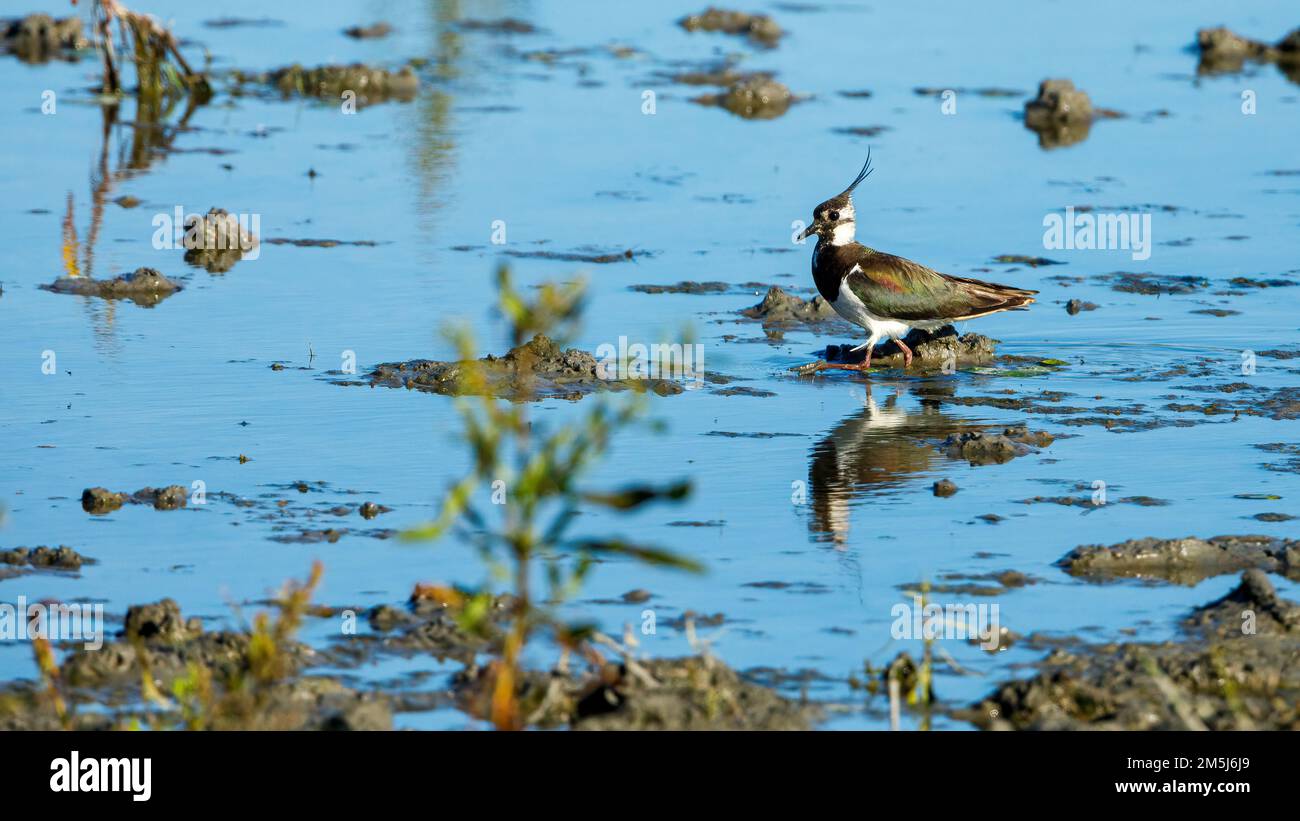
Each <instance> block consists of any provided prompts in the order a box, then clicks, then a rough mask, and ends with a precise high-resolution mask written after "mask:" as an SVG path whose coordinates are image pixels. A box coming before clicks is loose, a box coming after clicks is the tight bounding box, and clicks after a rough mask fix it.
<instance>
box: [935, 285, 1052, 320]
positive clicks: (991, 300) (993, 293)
mask: <svg viewBox="0 0 1300 821" xmlns="http://www.w3.org/2000/svg"><path fill="white" fill-rule="evenodd" d="M951 279H952V280H953V281H954V282H957V283H958V284H959V285H960V286H961V288H962V290H963V291H965V292H966V294H967V296H969V297H970V299H971V310H970V312H969V313H967V314H965V315H963V316H958V317H953V319H954V320H963V319H975V318H977V317H981V316H988V315H989V314H996V313H998V312H999V311H1015V310H1023V309H1024V308H1026V307H1027V306H1029V305H1030V304H1032V303H1033V301H1034V295H1035V294H1037V293H1038V292H1037V291H1031V290H1029V289H1027V288H1016V287H1014V286H1011V285H1000V284H998V283H996V282H983V281H981V280H978V279H967V278H965V277H951Z"/></svg>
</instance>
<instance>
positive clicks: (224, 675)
mask: <svg viewBox="0 0 1300 821" xmlns="http://www.w3.org/2000/svg"><path fill="white" fill-rule="evenodd" d="M262 629H263V630H265V629H268V628H262ZM313 663H315V653H314V651H313V650H311V648H309V647H307V646H306V645H302V644H299V643H297V642H294V641H292V640H285V639H283V638H278V639H274V640H273V639H271V638H270V636H269V634H267V633H265V632H258V628H256V627H255V628H254V630H253V631H252V632H237V631H229V630H223V631H216V632H206V631H205V630H204V629H203V625H202V623H201V622H200V621H199V620H198V619H195V618H189V619H186V618H184V617H183V616H182V614H181V611H180V608H179V607H178V606H177V604H176V602H175V601H172V600H171V599H163V600H161V601H159V602H154V603H151V604H142V605H135V606H133V607H131V608H130V609H129V610H128V611H127V613H126V616H125V617H124V619H123V627H122V630H121V631H120V632H119V633H118V637H117V639H116V640H112V641H105V643H104V645H103V647H102V648H100V649H88V648H85V647H83V646H82V645H81V644H74V645H72V646H71V649H70V650H69V652H68V653H67V655H66V657H65V658H64V659H63V660H62V662H60V663H59V664H58V667H59V671H58V676H57V679H56V681H55V684H56V687H57V689H58V690H59V691H60V693H61V696H62V699H63V701H64V703H65V704H66V707H67V713H68V716H67V718H66V719H61V718H60V716H59V711H58V709H57V708H56V707H55V705H54V703H53V702H52V700H51V699H50V697H49V693H48V690H47V686H46V684H44V683H37V682H26V681H20V682H14V683H12V684H10V685H7V686H5V687H4V689H2V690H0V728H2V729H6V730H56V729H60V728H61V727H67V728H72V729H97V730H105V729H130V728H132V727H152V728H157V729H166V728H174V727H194V726H195V722H196V721H200V722H201V723H200V724H199V725H198V726H201V727H202V728H205V729H217V730H236V729H238V730H324V729H391V728H392V714H391V710H390V708H389V706H388V704H387V701H386V699H385V698H384V697H383V696H382V695H379V694H376V693H362V692H358V691H356V690H353V689H351V688H349V687H347V686H345V685H343V684H342V683H341V682H339V681H338V680H336V679H332V678H325V677H313V676H303V675H301V673H302V672H303V671H304V670H305V669H306V668H308V667H309V666H311V665H312V664H313ZM142 680H148V681H150V682H151V684H152V690H153V691H152V692H150V693H147V692H144V691H143V690H142V689H141V681H142ZM146 704H148V706H146ZM82 707H93V709H91V710H82V709H80V708H82Z"/></svg>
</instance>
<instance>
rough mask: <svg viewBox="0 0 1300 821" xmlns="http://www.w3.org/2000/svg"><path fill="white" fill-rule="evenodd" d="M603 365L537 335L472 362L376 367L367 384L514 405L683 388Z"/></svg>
mask: <svg viewBox="0 0 1300 821" xmlns="http://www.w3.org/2000/svg"><path fill="white" fill-rule="evenodd" d="M608 365H609V363H607V362H605V361H603V360H602V361H598V360H597V359H596V357H594V356H592V355H591V354H589V353H587V352H586V351H580V350H577V349H576V348H569V349H567V350H562V349H561V348H560V347H559V346H558V345H556V344H555V343H554V342H552V341H551V340H550V339H549V338H548V337H546V336H543V335H541V334H538V335H537V336H534V337H533V338H532V339H531V340H529V341H528V342H525V343H524V344H522V345H520V346H519V347H517V348H513V349H511V350H510V351H509V352H508V353H506V354H505V355H504V356H500V357H498V356H493V355H491V354H489V355H488V356H485V357H483V358H482V359H478V360H474V361H472V362H440V361H437V360H431V359H412V360H409V361H407V362H388V363H381V364H379V365H377V366H376V367H375V369H374V370H373V371H372V372H371V373H370V382H369V384H370V386H371V387H374V386H376V385H382V386H384V387H389V388H408V389H412V390H420V391H427V392H430V393H440V394H446V395H450V396H460V395H465V394H473V393H478V394H486V395H489V396H496V397H500V398H503V399H509V400H511V401H516V402H520V401H533V400H537V399H549V398H563V399H581V398H582V397H583V396H586V395H588V394H591V393H594V392H596V391H601V390H624V389H630V388H636V387H644V388H645V389H647V390H650V391H653V392H654V393H656V394H659V395H661V396H666V395H672V394H678V393H681V392H682V391H683V390H684V388H683V387H682V385H680V384H678V383H677V382H674V381H672V380H669V379H657V378H645V379H634V378H628V379H618V378H615V375H614V374H611V373H608V372H607V371H606V368H607V366H608Z"/></svg>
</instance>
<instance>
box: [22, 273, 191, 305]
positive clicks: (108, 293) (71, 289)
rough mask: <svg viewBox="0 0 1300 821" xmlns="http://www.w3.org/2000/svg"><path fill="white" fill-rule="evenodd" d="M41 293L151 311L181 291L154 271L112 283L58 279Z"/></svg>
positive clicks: (44, 286) (42, 287) (78, 278)
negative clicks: (125, 302) (109, 301)
mask: <svg viewBox="0 0 1300 821" xmlns="http://www.w3.org/2000/svg"><path fill="white" fill-rule="evenodd" d="M41 289H42V290H45V291H50V292H52V293H56V294H76V295H78V296H95V297H99V298H101V299H128V300H130V301H132V302H134V303H135V304H137V305H139V306H141V307H144V308H152V307H153V306H155V305H157V304H158V303H159V302H162V301H163V300H164V299H166V298H167V297H169V296H171V295H172V294H174V293H176V292H177V291H180V290H182V288H181V286H180V285H179V284H178V283H175V282H173V281H171V280H170V279H168V278H167V277H165V276H163V275H162V274H161V273H160V272H158V271H157V270H155V269H153V268H137V269H135V270H134V271H132V272H130V273H127V274H122V275H121V276H118V277H114V278H113V279H90V278H89V277H59V278H58V279H56V280H55V281H54V282H52V283H50V284H49V285H42V286H41Z"/></svg>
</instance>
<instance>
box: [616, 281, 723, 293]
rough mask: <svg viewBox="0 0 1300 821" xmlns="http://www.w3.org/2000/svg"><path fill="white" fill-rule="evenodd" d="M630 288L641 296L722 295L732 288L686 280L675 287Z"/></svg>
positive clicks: (650, 286) (717, 283)
mask: <svg viewBox="0 0 1300 821" xmlns="http://www.w3.org/2000/svg"><path fill="white" fill-rule="evenodd" d="M628 288H629V290H632V291H636V292H637V293H641V294H721V293H725V292H726V291H728V290H729V289H730V288H731V286H730V285H728V284H727V283H725V282H695V281H694V280H685V281H682V282H678V283H676V284H674V285H629V286H628Z"/></svg>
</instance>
